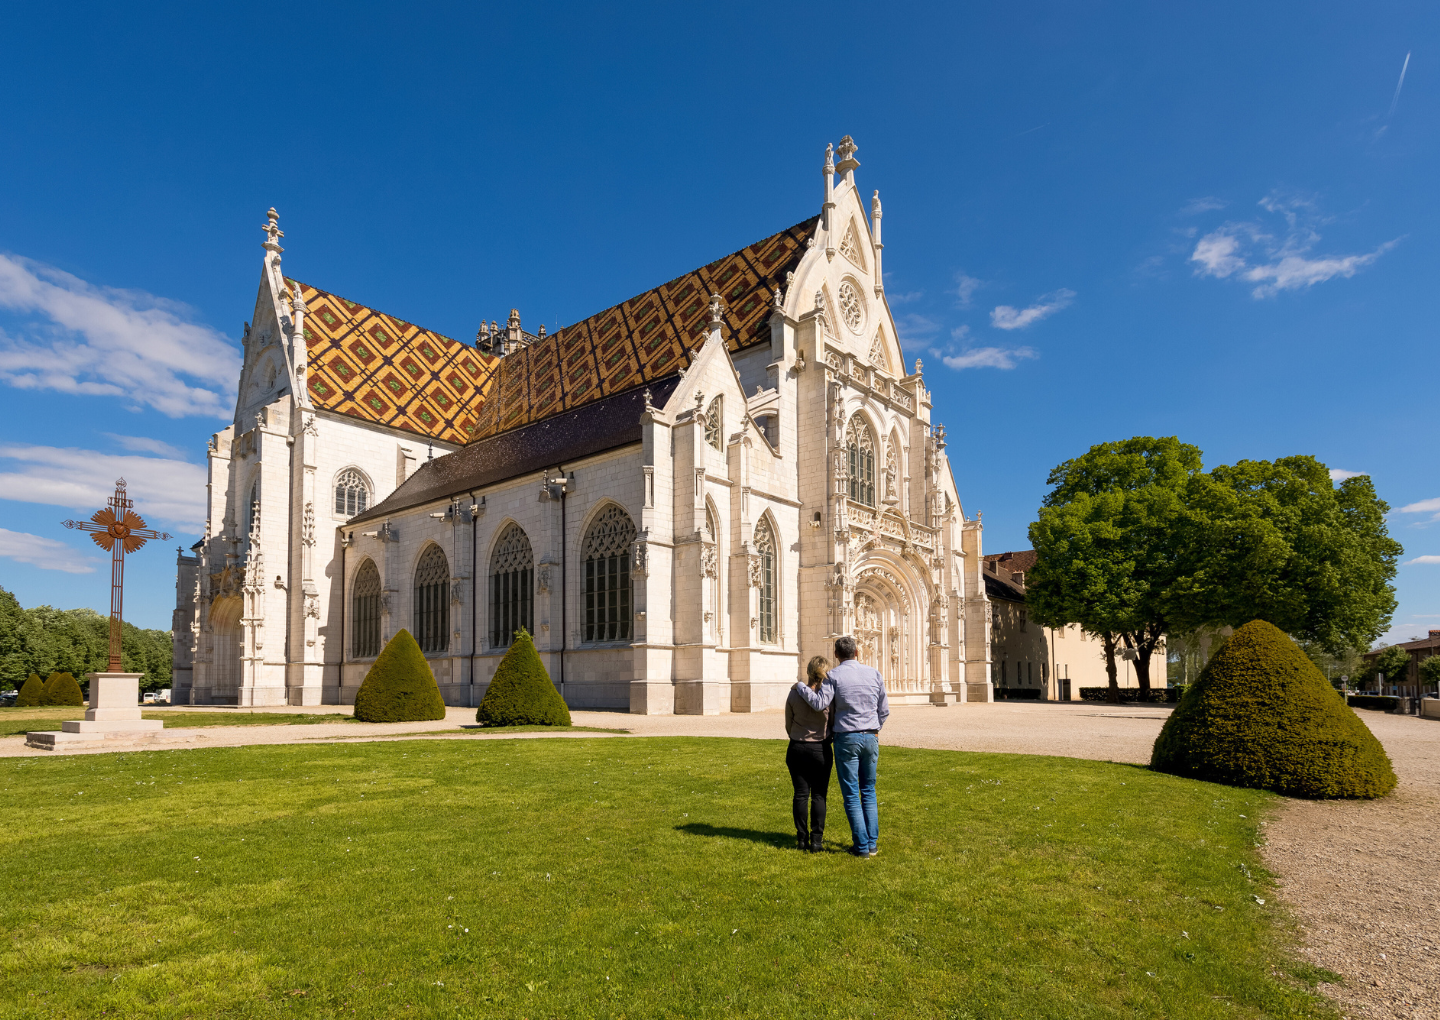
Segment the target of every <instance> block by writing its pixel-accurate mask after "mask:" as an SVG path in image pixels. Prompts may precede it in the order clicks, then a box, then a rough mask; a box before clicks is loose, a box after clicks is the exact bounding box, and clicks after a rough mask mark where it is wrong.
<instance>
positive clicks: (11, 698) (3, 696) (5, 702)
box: [0, 691, 20, 708]
mask: <svg viewBox="0 0 1440 1020" xmlns="http://www.w3.org/2000/svg"><path fill="white" fill-rule="evenodd" d="M18 697H20V692H19V691H0V708H9V707H10V706H11V705H13V704H15V699H16V698H18Z"/></svg>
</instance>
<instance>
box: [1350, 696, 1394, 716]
mask: <svg viewBox="0 0 1440 1020" xmlns="http://www.w3.org/2000/svg"><path fill="white" fill-rule="evenodd" d="M1345 703H1346V704H1347V705H1349V706H1350V707H1351V708H1368V709H1371V710H1373V711H1378V712H1393V711H1395V709H1396V708H1398V707H1399V706H1400V699H1399V698H1392V697H1390V696H1389V695H1388V694H1352V695H1350V696H1349V697H1348V698H1346V699H1345Z"/></svg>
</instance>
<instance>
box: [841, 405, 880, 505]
mask: <svg viewBox="0 0 1440 1020" xmlns="http://www.w3.org/2000/svg"><path fill="white" fill-rule="evenodd" d="M845 445H846V447H847V448H848V451H849V463H848V464H847V466H848V467H849V469H850V498H851V499H853V500H855V501H856V502H857V503H864V504H865V505H866V506H874V505H875V441H874V440H873V439H872V438H871V437H870V428H869V426H867V425H866V424H865V421H864V419H863V418H861V417H860V415H858V414H857V415H855V417H853V418H851V419H850V425H849V427H847V428H846V430H845Z"/></svg>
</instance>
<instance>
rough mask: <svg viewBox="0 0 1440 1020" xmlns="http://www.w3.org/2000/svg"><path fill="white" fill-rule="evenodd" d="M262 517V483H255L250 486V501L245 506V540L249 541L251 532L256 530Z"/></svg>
mask: <svg viewBox="0 0 1440 1020" xmlns="http://www.w3.org/2000/svg"><path fill="white" fill-rule="evenodd" d="M259 516H260V483H259V482H255V483H254V484H252V485H251V486H250V499H249V501H248V502H247V503H246V504H245V535H244V537H245V539H246V540H247V541H248V540H249V538H250V532H252V531H254V530H255V520H256V518H258V517H259Z"/></svg>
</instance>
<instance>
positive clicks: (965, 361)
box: [940, 347, 1040, 371]
mask: <svg viewBox="0 0 1440 1020" xmlns="http://www.w3.org/2000/svg"><path fill="white" fill-rule="evenodd" d="M1039 356H1040V355H1039V354H1037V353H1036V352H1035V350H1034V349H1033V348H1030V347H971V348H968V349H966V350H962V351H960V352H959V353H957V354H942V355H941V357H940V360H941V361H943V362H945V365H946V367H947V368H953V369H955V370H957V371H963V370H964V369H967V368H1014V367H1015V366H1016V365H1017V364H1018V363H1019V362H1021V361H1024V360H1026V359H1028V358H1038V357H1039Z"/></svg>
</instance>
